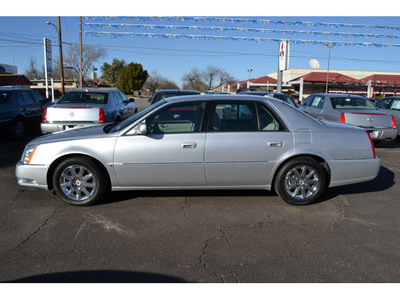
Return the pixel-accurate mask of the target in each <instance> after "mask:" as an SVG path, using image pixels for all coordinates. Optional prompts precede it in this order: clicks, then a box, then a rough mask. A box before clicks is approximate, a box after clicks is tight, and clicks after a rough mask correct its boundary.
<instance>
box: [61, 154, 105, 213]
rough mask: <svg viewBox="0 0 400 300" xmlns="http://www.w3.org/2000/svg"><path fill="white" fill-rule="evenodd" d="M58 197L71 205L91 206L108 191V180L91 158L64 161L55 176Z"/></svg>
mask: <svg viewBox="0 0 400 300" xmlns="http://www.w3.org/2000/svg"><path fill="white" fill-rule="evenodd" d="M53 186H54V189H55V191H56V193H57V195H58V196H59V197H60V198H61V199H62V200H63V201H64V202H66V203H68V204H70V205H77V206H85V205H91V204H93V203H95V202H96V201H97V200H99V199H100V198H101V197H102V196H103V195H104V193H105V191H106V189H107V179H106V177H105V176H104V175H103V173H102V171H101V169H100V168H99V166H98V165H97V164H96V163H95V162H94V161H92V160H91V159H89V158H86V157H73V158H69V159H66V160H64V161H62V162H61V163H60V164H59V165H58V166H57V167H56V169H55V171H54V174H53Z"/></svg>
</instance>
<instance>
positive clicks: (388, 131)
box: [302, 94, 398, 141]
mask: <svg viewBox="0 0 400 300" xmlns="http://www.w3.org/2000/svg"><path fill="white" fill-rule="evenodd" d="M302 108H303V109H304V111H306V112H307V113H308V114H310V115H311V116H312V117H314V118H316V119H318V120H321V121H330V122H339V123H345V124H350V125H354V126H359V127H361V128H364V129H365V130H368V132H369V133H370V135H371V137H372V139H373V140H374V141H382V140H386V141H391V140H394V139H395V138H396V137H397V133H398V129H397V126H396V122H395V119H394V117H393V115H392V114H388V113H385V112H383V111H380V110H378V109H377V108H376V107H375V105H374V104H373V103H372V102H371V101H370V100H369V99H368V98H365V97H362V96H357V95H347V94H313V95H310V96H308V97H307V98H306V99H305V100H304V102H303V105H302Z"/></svg>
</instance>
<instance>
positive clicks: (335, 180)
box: [329, 158, 381, 187]
mask: <svg viewBox="0 0 400 300" xmlns="http://www.w3.org/2000/svg"><path fill="white" fill-rule="evenodd" d="M329 167H330V169H331V182H330V185H329V186H330V187H334V186H341V185H347V184H353V183H359V182H365V181H370V180H373V179H375V177H376V176H378V173H379V170H380V168H381V160H380V159H379V158H371V159H359V160H333V161H330V162H329Z"/></svg>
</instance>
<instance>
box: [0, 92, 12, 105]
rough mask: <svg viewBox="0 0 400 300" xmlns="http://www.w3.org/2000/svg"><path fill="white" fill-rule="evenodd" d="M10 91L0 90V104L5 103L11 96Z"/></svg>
mask: <svg viewBox="0 0 400 300" xmlns="http://www.w3.org/2000/svg"><path fill="white" fill-rule="evenodd" d="M11 93H12V92H0V104H5V103H7V102H8V100H9V99H10V98H11Z"/></svg>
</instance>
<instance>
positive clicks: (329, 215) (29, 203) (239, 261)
mask: <svg viewBox="0 0 400 300" xmlns="http://www.w3.org/2000/svg"><path fill="white" fill-rule="evenodd" d="M137 104H138V106H139V105H146V102H145V101H144V100H140V101H137ZM38 134H39V133H37V132H32V133H31V134H30V136H29V137H27V138H26V139H24V140H22V141H19V142H13V141H10V140H8V139H5V138H3V137H0V222H1V225H0V281H1V282H177V283H180V282H206V283H222V282H229V283H235V282H247V283H253V282H257V283H276V282H284V283H297V282H299V283H305V282H313V283H321V282H325V283H331V282H339V283H348V282H351V283H366V282H396V283H398V282H400V264H399V261H400V218H399V212H400V201H399V194H400V187H399V184H397V183H396V178H398V177H399V175H400V174H399V173H400V159H399V157H400V141H395V142H392V143H381V144H378V145H377V147H376V152H377V155H378V156H379V157H380V158H381V159H382V167H381V171H380V173H379V176H378V177H377V178H376V179H375V180H373V181H371V182H366V183H362V184H356V185H350V186H343V187H338V188H332V189H329V190H328V191H327V192H326V193H325V194H324V196H323V199H322V200H321V201H320V202H318V203H316V204H313V205H310V206H305V207H295V206H291V205H289V204H286V203H285V202H284V201H283V200H280V199H279V198H278V197H277V196H276V195H275V194H274V193H272V192H261V191H190V192H188V191H176V192H163V191H140V192H114V193H110V194H109V195H107V196H106V197H105V199H103V200H102V201H100V202H99V203H98V204H96V205H94V206H90V207H72V206H69V205H67V204H64V203H63V202H62V201H61V200H60V199H59V198H58V197H57V196H56V195H54V194H53V193H52V192H47V191H42V190H28V189H25V188H23V187H21V186H19V185H18V184H17V182H16V178H15V175H14V171H15V164H16V163H17V161H18V160H19V159H20V157H21V154H22V151H23V148H24V146H25V144H26V143H27V142H28V141H29V140H30V139H32V138H34V137H35V136H37V135H38Z"/></svg>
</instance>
